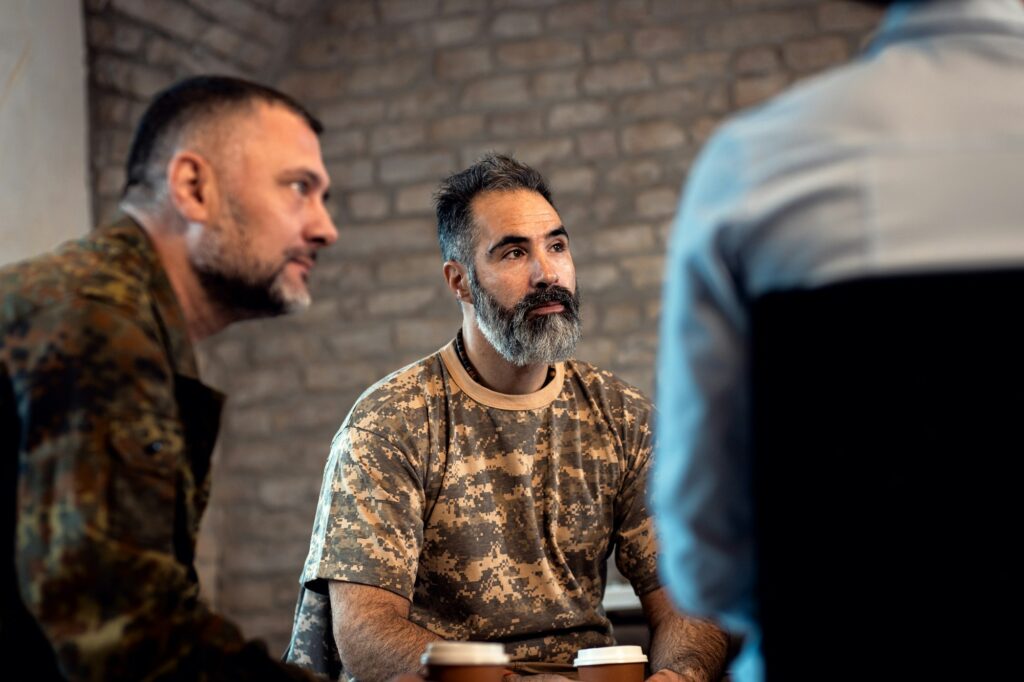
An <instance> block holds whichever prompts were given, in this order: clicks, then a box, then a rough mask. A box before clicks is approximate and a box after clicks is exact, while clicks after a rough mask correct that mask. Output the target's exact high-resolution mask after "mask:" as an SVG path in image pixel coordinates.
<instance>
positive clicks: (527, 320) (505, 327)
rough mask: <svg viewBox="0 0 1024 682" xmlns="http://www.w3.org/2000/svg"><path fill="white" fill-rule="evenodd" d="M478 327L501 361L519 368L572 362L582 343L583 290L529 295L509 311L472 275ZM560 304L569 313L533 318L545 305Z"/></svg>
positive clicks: (551, 290)
mask: <svg viewBox="0 0 1024 682" xmlns="http://www.w3.org/2000/svg"><path fill="white" fill-rule="evenodd" d="M469 287H470V290H471V291H472V292H473V308H474V311H475V313H476V323H477V326H478V327H479V328H480V331H481V332H483V335H484V338H486V339H487V341H488V342H490V344H491V346H493V347H494V350H496V351H498V354H499V355H501V357H503V358H505V360H507V361H508V362H510V363H511V364H513V365H515V366H517V367H523V366H525V365H531V364H539V363H543V364H551V363H555V362H561V361H563V360H568V359H569V358H571V357H572V354H573V352H574V351H575V350H576V344H577V343H579V340H580V312H579V311H580V296H579V289H578V288H577V290H576V292H575V293H572V294H570V293H569V291H568V289H566V288H565V287H560V286H553V287H549V288H547V289H542V290H541V291H538V292H534V293H531V294H527V295H526V296H525V297H523V299H522V300H521V301H519V303H517V304H516V305H515V307H514V308H505V307H503V306H502V305H501V304H500V303H498V301H497V299H495V298H494V297H493V296H491V295H490V294H489V293H488V292H487V291H486V290H485V289H484V288H483V287H481V286H480V284H479V283H478V282H477V280H476V273H473V272H470V273H469ZM554 301H557V302H558V303H561V304H562V305H563V306H565V310H563V311H562V312H560V313H555V314H551V315H539V316H537V317H533V318H531V317H529V314H530V311H531V310H533V309H534V308H536V307H537V306H538V305H540V304H543V303H549V302H554Z"/></svg>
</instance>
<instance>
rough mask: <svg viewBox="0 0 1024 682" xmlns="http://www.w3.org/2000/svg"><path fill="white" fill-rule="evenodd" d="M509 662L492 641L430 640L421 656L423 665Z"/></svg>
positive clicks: (497, 663)
mask: <svg viewBox="0 0 1024 682" xmlns="http://www.w3.org/2000/svg"><path fill="white" fill-rule="evenodd" d="M637 648H639V647H637ZM508 662H509V655H508V654H506V653H505V647H504V645H502V644H500V643H492V642H430V643H429V644H427V650H426V651H424V652H423V654H422V655H421V656H420V663H421V664H423V665H427V664H432V665H504V664H506V663H508Z"/></svg>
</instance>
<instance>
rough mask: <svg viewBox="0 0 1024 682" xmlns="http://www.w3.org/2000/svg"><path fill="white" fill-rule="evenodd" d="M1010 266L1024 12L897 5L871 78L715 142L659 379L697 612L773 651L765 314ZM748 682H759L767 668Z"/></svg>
mask: <svg viewBox="0 0 1024 682" xmlns="http://www.w3.org/2000/svg"><path fill="white" fill-rule="evenodd" d="M1011 264H1024V2H1022V0H934V1H933V2H924V3H918V4H914V3H909V4H901V5H897V6H896V7H894V8H892V9H890V10H889V12H888V14H887V15H886V17H885V18H884V20H883V23H882V26H881V27H880V29H879V31H878V32H877V34H876V35H875V37H874V39H873V41H872V42H871V44H870V46H869V48H868V49H867V50H866V52H865V53H864V54H863V55H862V56H860V57H859V58H858V59H856V60H855V61H853V62H852V63H850V64H848V65H846V66H843V67H841V68H837V69H834V70H832V71H829V72H827V73H826V74H824V75H821V76H817V77H814V78H811V79H809V80H807V81H805V82H803V83H801V84H799V85H797V86H795V87H793V88H791V89H790V90H789V91H787V92H785V93H783V94H782V95H780V96H778V97H776V98H775V99H773V100H771V101H770V102H768V103H767V104H765V105H762V106H760V107H758V108H756V109H753V110H751V111H749V112H746V113H744V114H742V115H740V116H737V117H735V118H733V119H732V120H731V121H729V122H728V123H726V124H725V125H723V126H722V127H721V128H720V129H719V131H718V132H716V133H715V135H714V136H713V137H712V139H711V140H710V141H709V142H708V144H707V146H706V147H705V149H704V150H703V151H702V153H701V155H700V158H699V159H698V161H697V163H696V165H695V167H694V169H693V171H692V173H691V175H690V179H689V181H688V183H687V186H686V191H685V193H684V197H683V201H682V206H681V208H680V211H679V214H678V216H677V219H676V224H675V226H674V234H673V237H672V241H671V245H670V249H669V256H668V261H667V272H666V283H665V290H664V307H663V312H662V327H661V345H660V351H659V360H658V376H657V396H658V405H659V422H658V429H657V431H658V446H657V448H658V449H657V454H656V458H655V464H654V476H653V477H652V492H651V494H652V504H653V507H654V510H655V517H656V519H657V524H658V532H659V540H660V543H661V568H662V572H663V576H664V578H665V580H666V583H667V586H668V588H669V591H670V592H671V594H672V596H673V598H674V599H675V601H676V603H677V604H678V605H679V606H680V607H681V608H683V609H685V610H687V611H689V612H691V613H695V614H699V615H705V616H711V617H714V618H717V619H720V621H721V622H722V623H723V624H724V625H726V626H727V627H729V628H731V629H733V630H736V631H740V632H745V633H748V634H749V635H750V640H749V641H752V642H755V643H756V637H757V623H756V619H755V613H754V580H755V567H754V549H753V545H752V542H753V522H754V519H753V502H752V498H751V481H750V471H751V462H750V452H749V448H748V443H747V428H748V422H747V414H746V411H747V409H748V405H747V401H748V395H747V392H746V384H747V371H748V367H747V354H748V349H747V333H748V324H749V320H748V312H749V303H750V302H751V301H753V300H755V299H757V298H758V297H759V296H761V295H763V294H765V293H768V292H770V291H775V290H780V289H790V288H803V287H814V286H819V285H823V284H829V283H833V282H837V281H843V280H846V279H850V278H859V277H863V276H870V275H874V274H885V275H890V274H896V273H911V272H924V271H929V270H943V271H949V270H953V269H957V268H977V267H989V266H991V267H996V266H1000V265H1011ZM1008 314H1017V313H1016V311H1012V312H1009V313H1008ZM755 648H756V647H755ZM750 653H751V649H750V648H749V647H748V654H750ZM747 664H750V667H746V665H747ZM734 674H735V675H736V677H737V678H739V679H741V680H759V679H760V678H761V672H760V666H759V663H758V658H757V656H756V654H753V655H750V656H747V657H745V658H744V659H743V660H742V663H741V665H740V666H739V668H738V669H736V670H734Z"/></svg>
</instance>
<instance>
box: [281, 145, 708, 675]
mask: <svg viewBox="0 0 1024 682" xmlns="http://www.w3.org/2000/svg"><path fill="white" fill-rule="evenodd" d="M436 206H437V216H438V234H439V240H440V243H441V252H442V256H443V258H444V260H445V263H444V265H443V272H444V277H445V281H446V282H447V284H448V288H449V289H450V290H451V292H452V294H453V295H454V296H455V298H456V299H457V300H458V301H459V303H460V306H461V310H462V316H463V323H462V327H461V329H460V330H459V331H458V333H457V334H456V336H455V338H454V339H453V340H452V342H451V343H449V344H447V345H446V346H445V347H444V348H442V349H440V350H439V351H437V352H436V353H433V354H432V355H430V356H428V357H426V358H424V359H422V360H420V361H418V362H415V363H413V364H411V365H409V366H407V367H404V368H402V369H400V370H398V371H396V372H394V373H392V374H391V375H389V376H387V377H385V378H384V379H382V380H381V381H380V382H378V383H377V384H375V385H374V386H372V387H371V388H370V389H368V390H367V391H366V392H365V393H364V394H363V396H362V397H361V398H360V399H359V400H358V401H357V403H356V405H355V407H353V408H352V411H351V412H350V413H349V415H348V417H347V418H346V419H345V422H344V423H343V424H342V426H341V429H340V431H339V432H338V434H337V436H336V437H335V439H334V442H333V444H332V447H331V452H330V457H329V459H328V462H327V466H326V469H325V473H324V481H323V488H322V492H321V497H320V503H319V507H318V509H317V514H316V520H315V522H314V526H313V534H312V541H311V546H310V552H309V556H308V558H307V560H306V565H305V568H304V570H303V574H302V584H303V590H302V593H301V596H300V602H299V605H298V609H297V611H296V621H295V626H294V630H293V636H292V643H291V646H290V648H289V652H288V659H289V660H290V661H292V662H295V663H298V664H300V665H305V666H307V667H311V668H313V669H316V670H318V671H320V672H324V673H328V674H329V675H331V677H338V676H339V675H344V676H346V677H347V679H354V680H381V679H387V678H388V677H390V676H392V675H397V674H400V673H406V672H411V671H415V670H416V669H417V668H418V658H419V655H420V654H421V652H423V650H424V649H425V648H426V646H427V644H428V643H430V642H432V641H436V640H441V639H447V640H477V641H492V642H501V643H503V644H504V645H505V648H506V650H507V651H508V653H509V654H510V655H511V657H512V659H513V662H512V663H511V664H510V666H509V668H510V669H509V676H508V678H507V679H514V678H515V677H516V676H517V675H519V674H541V675H540V676H539V677H538V678H537V679H543V678H545V677H546V678H547V679H564V677H559V674H564V675H570V676H571V675H573V668H572V665H571V663H572V661H573V657H574V655H575V654H576V652H577V651H578V650H579V649H583V648H589V647H601V646H608V645H611V644H613V643H614V639H613V637H612V633H611V626H610V623H609V621H608V618H607V616H606V615H605V612H604V610H603V608H602V606H601V600H602V597H603V595H604V590H605V582H606V563H607V560H608V558H609V557H610V556H611V554H612V553H613V552H614V553H615V559H616V565H617V566H618V568H619V570H620V572H621V573H622V574H623V575H624V576H625V577H626V578H627V579H628V580H629V581H630V583H631V584H632V586H633V588H634V590H635V591H636V592H637V594H638V595H639V596H640V600H641V604H642V606H643V609H644V612H645V614H646V616H647V619H648V623H649V625H650V627H651V631H652V638H651V650H650V651H649V652H648V654H649V657H650V668H651V671H652V673H653V675H652V677H651V678H650V679H652V680H666V681H667V680H714V679H718V678H719V677H720V676H721V675H722V671H723V667H724V664H725V657H726V649H727V640H726V637H725V635H724V634H723V633H722V632H721V631H720V630H718V629H717V628H716V627H715V626H713V625H711V624H710V623H707V622H703V621H697V620H694V619H691V618H686V617H684V616H682V615H680V614H678V613H676V612H674V611H673V610H672V609H671V607H670V606H669V604H668V602H667V600H666V597H665V594H664V591H663V590H662V588H661V584H660V583H659V580H658V575H657V570H656V565H657V549H656V547H655V543H654V534H653V529H652V525H651V518H650V515H649V513H648V510H647V507H646V503H645V491H646V487H647V468H648V463H649V461H650V455H651V445H652V444H651V425H650V418H651V404H650V402H649V401H648V400H647V398H646V397H644V396H643V395H642V394H641V393H640V392H639V391H638V390H637V389H635V388H633V387H631V386H628V385H626V384H625V383H623V382H621V381H620V380H618V379H617V378H615V377H614V376H613V375H611V374H610V373H608V372H604V371H601V370H599V369H597V368H596V367H594V366H592V365H590V364H588V363H586V362H581V361H578V360H575V359H572V354H573V351H574V349H575V347H576V343H577V341H578V340H579V337H580V313H579V293H578V290H577V287H576V271H575V267H574V265H573V260H572V255H571V253H570V249H569V233H568V230H567V229H566V227H565V226H564V225H563V224H562V221H561V218H560V217H559V215H558V212H557V211H556V210H555V208H554V205H553V204H552V201H551V195H550V192H549V191H548V188H547V185H546V183H545V182H544V179H543V178H542V177H541V176H540V174H539V173H537V172H536V171H535V170H533V169H532V168H529V167H528V166H525V165H523V164H522V163H519V162H518V161H515V160H514V159H511V158H509V157H505V156H498V155H490V156H487V157H485V158H484V159H482V160H481V161H480V162H478V163H476V164H474V165H473V166H472V167H470V168H468V169H467V170H465V171H463V172H461V173H457V174H455V175H453V176H451V177H449V178H447V179H446V180H445V181H444V182H443V183H442V185H441V188H440V191H439V192H438V194H437V197H436ZM332 625H333V628H332Z"/></svg>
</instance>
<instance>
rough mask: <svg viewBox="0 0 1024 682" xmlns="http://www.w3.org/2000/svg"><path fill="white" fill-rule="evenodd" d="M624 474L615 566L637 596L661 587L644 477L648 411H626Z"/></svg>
mask: <svg viewBox="0 0 1024 682" xmlns="http://www.w3.org/2000/svg"><path fill="white" fill-rule="evenodd" d="M622 423H623V431H624V436H623V446H624V449H625V454H626V462H627V467H626V473H625V478H624V480H623V483H622V488H621V490H620V492H619V494H618V496H617V501H616V505H615V507H616V512H615V517H616V518H615V546H616V553H615V566H616V567H617V568H618V569H619V572H620V573H621V574H622V575H623V576H624V577H625V578H626V579H627V580H629V582H630V584H631V585H632V586H633V590H634V591H636V593H637V594H638V595H644V594H647V593H648V592H653V591H654V590H656V589H658V588H659V587H661V583H660V581H659V579H658V548H657V542H656V540H655V533H654V520H653V519H652V518H651V514H650V510H649V509H648V506H647V475H648V468H649V465H650V463H651V452H652V450H653V443H652V435H651V423H650V409H649V406H648V409H645V410H639V409H637V410H631V409H626V411H625V415H624V417H623V420H622Z"/></svg>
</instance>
